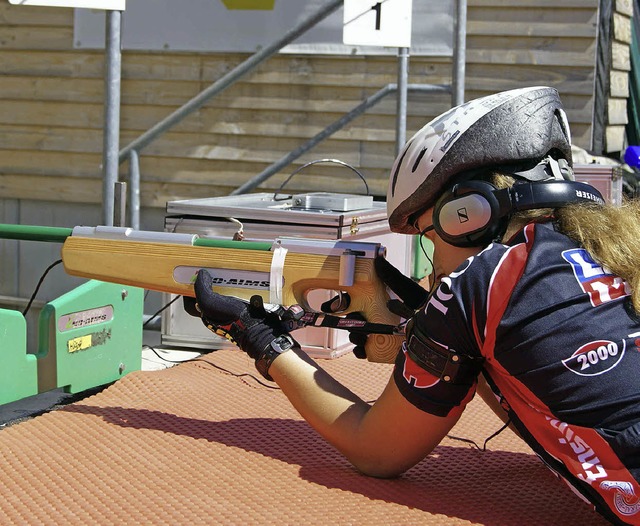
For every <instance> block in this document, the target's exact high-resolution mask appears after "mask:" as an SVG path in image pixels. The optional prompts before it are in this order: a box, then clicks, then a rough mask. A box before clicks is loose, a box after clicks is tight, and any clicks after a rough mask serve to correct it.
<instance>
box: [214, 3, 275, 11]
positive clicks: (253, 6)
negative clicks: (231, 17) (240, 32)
mask: <svg viewBox="0 0 640 526" xmlns="http://www.w3.org/2000/svg"><path fill="white" fill-rule="evenodd" d="M222 3H223V4H224V6H225V7H226V8H227V9H229V10H235V9H249V10H255V11H258V10H262V11H273V6H274V4H275V3H276V0H222Z"/></svg>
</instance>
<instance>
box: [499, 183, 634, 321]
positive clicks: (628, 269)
mask: <svg viewBox="0 0 640 526" xmlns="http://www.w3.org/2000/svg"><path fill="white" fill-rule="evenodd" d="M492 182H493V183H494V184H495V185H496V186H498V187H500V188H504V187H505V186H511V184H513V178H511V177H508V176H504V175H500V174H494V176H493V177H492ZM545 220H546V221H554V222H555V223H556V225H557V229H558V231H559V232H562V233H563V234H565V235H566V236H568V237H569V238H571V239H573V240H574V241H575V242H576V243H578V244H579V245H580V246H582V247H584V248H585V249H586V250H587V252H589V254H591V257H592V258H593V259H594V261H595V262H596V263H598V264H599V265H601V266H602V267H605V268H606V269H607V270H608V271H609V272H611V273H612V274H615V275H616V276H619V277H620V278H622V279H623V280H625V281H626V282H627V284H628V285H629V286H630V287H631V301H632V303H633V307H634V309H635V310H636V312H638V313H640V200H637V199H629V200H625V201H624V202H623V203H622V205H621V206H614V205H611V204H607V205H605V206H598V205H594V204H590V203H588V204H573V205H569V206H566V207H561V208H556V209H541V210H528V211H526V212H517V213H516V214H514V215H513V217H512V218H511V220H510V222H509V228H508V234H509V233H514V231H515V230H517V229H520V228H522V227H523V226H524V225H525V224H526V223H529V222H531V221H545ZM505 237H508V236H505Z"/></svg>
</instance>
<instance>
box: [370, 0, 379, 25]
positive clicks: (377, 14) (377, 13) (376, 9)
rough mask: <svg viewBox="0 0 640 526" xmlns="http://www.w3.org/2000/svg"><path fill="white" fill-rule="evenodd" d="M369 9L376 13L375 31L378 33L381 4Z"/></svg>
mask: <svg viewBox="0 0 640 526" xmlns="http://www.w3.org/2000/svg"><path fill="white" fill-rule="evenodd" d="M371 9H372V10H373V11H375V12H376V31H380V14H381V13H382V3H381V2H378V3H377V4H375V5H373V6H371Z"/></svg>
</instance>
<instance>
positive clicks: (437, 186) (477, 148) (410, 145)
mask: <svg viewBox="0 0 640 526" xmlns="http://www.w3.org/2000/svg"><path fill="white" fill-rule="evenodd" d="M546 157H551V158H552V159H565V160H566V161H567V162H566V163H565V166H567V165H568V166H569V167H570V166H572V158H571V134H570V131H569V123H568V121H567V117H566V114H565V112H564V109H563V107H562V102H561V101H560V97H559V95H558V92H557V91H556V90H555V89H553V88H549V87H544V86H537V87H529V88H522V89H516V90H511V91H505V92H501V93H497V94H494V95H489V96H487V97H482V98H479V99H475V100H472V101H469V102H467V103H465V104H462V105H460V106H456V107H455V108H452V109H450V110H449V111H447V112H445V113H443V114H442V115H440V116H439V117H436V118H435V119H434V120H432V121H431V122H429V123H428V124H427V125H425V126H424V127H423V128H422V129H421V130H420V131H418V132H417V133H416V134H415V135H414V136H413V137H412V138H411V139H410V140H409V141H408V142H407V144H406V145H405V147H404V149H403V150H402V152H401V153H400V154H399V155H398V157H397V159H396V160H395V163H394V165H393V168H392V169H391V175H390V177H389V189H388V192H387V214H388V217H389V225H390V227H391V230H392V231H393V232H399V233H404V234H417V233H418V229H417V228H416V226H415V225H414V222H415V218H416V216H417V215H418V214H419V213H421V212H423V211H424V210H427V209H428V208H430V207H432V206H433V205H434V203H435V202H436V200H437V198H438V197H439V195H440V194H441V193H442V191H443V190H444V189H446V188H447V187H449V186H450V185H451V184H452V183H453V182H454V181H459V180H464V179H471V178H473V177H474V175H477V174H479V173H487V172H489V171H500V172H502V173H508V174H513V175H514V176H515V177H516V178H521V179H524V180H528V181H540V180H546V179H549V178H553V176H551V177H550V176H549V172H548V171H546V170H540V169H537V167H539V166H540V165H539V163H540V162H541V161H542V160H543V159H545V158H546ZM561 177H562V178H564V179H572V178H573V174H572V171H571V169H570V168H569V169H568V170H565V171H564V172H563V173H562V175H561Z"/></svg>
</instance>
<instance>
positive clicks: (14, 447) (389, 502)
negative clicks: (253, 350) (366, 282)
mask: <svg viewBox="0 0 640 526" xmlns="http://www.w3.org/2000/svg"><path fill="white" fill-rule="evenodd" d="M321 364H322V365H323V367H325V368H326V369H327V370H329V371H330V372H331V373H332V374H334V375H335V376H336V377H337V378H338V379H340V380H341V381H343V383H345V384H346V385H348V386H350V387H351V388H352V389H353V390H354V391H355V392H356V393H358V394H359V395H360V396H362V397H363V398H364V399H366V400H373V399H375V398H376V396H378V394H379V393H380V392H381V391H382V389H383V388H384V385H385V384H386V382H387V379H388V377H389V374H390V371H391V366H390V365H386V364H373V363H368V362H362V361H359V360H357V359H356V358H354V357H353V356H352V355H348V356H343V357H341V358H338V359H335V360H322V361H321ZM256 375H257V373H256V372H255V369H254V367H253V364H252V362H251V360H250V359H249V358H248V357H246V356H245V355H244V354H242V353H240V352H239V351H233V350H225V351H216V352H213V353H210V354H208V355H205V356H203V357H201V358H199V359H198V360H195V361H193V362H187V363H183V364H181V365H178V366H176V367H172V368H170V369H166V370H162V371H153V372H135V373H131V374H129V375H128V376H126V377H124V378H123V379H122V380H120V381H118V382H116V383H115V384H113V385H111V386H110V387H108V388H107V389H105V390H103V391H101V392H100V393H98V394H96V395H94V396H91V397H88V398H85V399H83V400H81V401H78V402H75V403H73V404H69V405H66V406H62V407H60V408H58V409H56V410H54V411H51V412H49V413H46V414H43V415H40V416H37V417H35V418H32V419H30V420H27V421H24V422H21V423H19V424H14V425H12V426H9V427H7V428H5V429H3V430H2V431H0V455H1V460H0V470H1V473H0V524H3V525H32V524H33V525H49V524H51V525H58V524H73V525H75V524H78V525H80V524H81V525H89V524H97V525H109V524H113V525H116V524H117V525H122V524H136V525H138V524H145V525H146V524H149V525H183V524H184V525H211V524H224V525H229V524H242V525H251V524H255V525H264V524H278V525H280V524H286V525H299V524H305V525H347V524H348V525H374V524H375V525H389V524H407V525H413V524H434V525H439V526H441V525H444V526H446V525H450V524H451V525H453V524H465V525H470V524H471V525H474V524H481V525H496V526H497V525H500V526H527V525H545V526H546V525H550V524H553V525H554V526H565V525H566V526H570V525H575V526H585V525H595V526H597V525H604V524H607V523H606V521H604V520H603V519H602V518H600V517H599V515H597V514H596V513H595V512H594V511H592V510H591V508H590V507H589V506H588V505H587V504H585V503H583V502H582V501H581V500H579V499H578V498H577V497H576V496H575V495H573V494H572V492H571V491H570V490H569V488H567V487H566V486H565V485H564V483H562V482H561V481H560V480H558V479H557V478H556V477H555V476H554V475H553V474H552V473H551V472H550V471H548V470H547V469H546V468H545V467H544V466H543V464H542V463H541V462H540V461H539V460H538V459H537V457H536V456H535V455H534V454H533V453H532V452H531V450H530V449H529V448H528V447H527V446H526V445H525V444H524V443H523V442H522V441H521V440H520V439H518V438H517V437H516V436H515V435H514V434H513V433H512V432H511V431H509V430H506V431H504V432H503V433H501V434H500V435H498V436H497V437H496V438H494V439H492V440H491V441H490V442H489V443H488V445H487V450H486V451H480V450H479V449H477V448H476V447H474V446H473V445H471V444H470V443H467V442H463V441H459V440H454V439H452V438H447V439H445V441H444V442H443V443H442V444H441V445H440V446H438V447H437V448H436V449H435V450H434V452H433V453H432V454H431V455H430V456H429V457H427V458H426V459H424V460H423V461H422V462H420V463H419V464H418V465H417V466H415V467H414V468H412V469H411V470H409V471H408V472H407V473H405V474H404V475H403V476H402V477H399V478H396V479H390V480H382V479H375V478H371V477H366V476H363V475H361V474H359V473H358V472H356V471H355V470H354V469H353V468H352V467H351V466H350V464H349V463H348V462H347V461H346V460H344V458H343V457H342V456H341V455H340V454H338V453H337V452H336V451H335V450H334V449H333V448H332V447H331V446H329V445H328V444H327V443H326V442H325V441H324V440H323V439H322V438H320V437H319V436H318V435H317V434H316V432H315V431H314V430H313V429H311V428H310V426H309V425H308V424H307V423H306V422H305V421H304V420H302V419H301V418H300V416H299V415H298V414H297V413H296V412H295V411H294V409H293V408H292V407H291V406H290V404H289V402H288V401H287V399H286V398H285V396H284V395H283V394H282V393H281V392H280V391H279V390H277V389H270V388H268V387H265V386H264V385H261V384H260V382H259V381H257V379H256ZM273 385H275V384H273ZM500 427H501V422H500V421H499V420H498V419H497V418H496V417H495V416H494V415H493V414H492V413H491V412H490V411H489V409H488V408H487V406H486V405H485V404H484V403H483V402H482V401H481V400H480V398H479V397H476V399H474V400H473V401H472V402H471V404H470V405H469V407H468V408H467V410H466V411H465V413H464V415H463V417H462V419H461V420H460V422H459V423H458V424H457V425H456V427H455V428H454V429H453V430H452V432H451V435H452V436H457V437H461V438H465V439H470V440H474V441H475V442H476V443H478V444H479V445H482V443H483V442H484V440H485V439H486V438H487V437H488V436H490V435H491V434H492V433H494V432H495V431H496V430H497V429H499V428H500Z"/></svg>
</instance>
